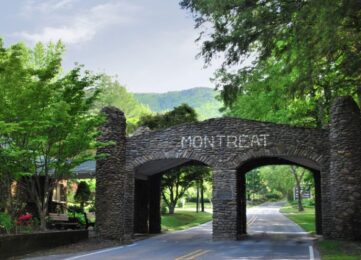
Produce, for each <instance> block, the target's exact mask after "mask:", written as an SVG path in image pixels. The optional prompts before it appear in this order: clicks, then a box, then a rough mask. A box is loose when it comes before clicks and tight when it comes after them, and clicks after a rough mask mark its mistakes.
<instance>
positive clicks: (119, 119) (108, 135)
mask: <svg viewBox="0 0 361 260" xmlns="http://www.w3.org/2000/svg"><path fill="white" fill-rule="evenodd" d="M101 112H102V113H103V114H104V115H105V117H106V122H105V123H104V125H103V126H102V127H101V129H100V130H101V132H102V134H101V136H100V137H99V138H98V140H99V141H101V142H112V143H111V144H109V145H107V146H105V147H101V148H98V150H97V155H98V156H99V155H102V154H105V155H106V157H104V158H102V159H98V160H97V162H96V182H97V185H96V196H95V205H96V232H97V235H98V236H99V237H101V238H104V239H114V240H121V241H124V240H125V239H124V238H125V235H126V232H125V228H124V227H125V225H126V224H127V223H125V212H126V210H129V209H127V208H126V207H125V193H126V192H127V190H126V181H127V180H126V179H127V173H126V171H125V149H126V137H125V128H126V122H125V116H124V113H123V112H122V111H120V110H119V109H117V108H115V107H105V108H103V109H102V111H101ZM124 242H125V241H124Z"/></svg>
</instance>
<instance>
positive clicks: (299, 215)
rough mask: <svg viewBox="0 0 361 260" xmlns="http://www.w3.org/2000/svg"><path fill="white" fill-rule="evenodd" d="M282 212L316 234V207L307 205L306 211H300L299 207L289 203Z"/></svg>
mask: <svg viewBox="0 0 361 260" xmlns="http://www.w3.org/2000/svg"><path fill="white" fill-rule="evenodd" d="M281 212H282V213H283V214H285V215H286V216H287V217H288V218H289V219H290V220H292V221H293V222H295V223H297V224H298V225H300V226H301V227H302V228H303V229H304V230H306V231H307V232H311V233H312V234H315V232H316V226H315V208H314V207H305V211H302V212H298V209H297V207H295V206H292V205H287V206H285V207H283V208H282V209H281Z"/></svg>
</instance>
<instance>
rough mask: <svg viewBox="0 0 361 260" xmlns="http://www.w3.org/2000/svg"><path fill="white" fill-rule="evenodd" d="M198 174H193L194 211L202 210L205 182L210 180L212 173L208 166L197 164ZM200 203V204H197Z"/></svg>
mask: <svg viewBox="0 0 361 260" xmlns="http://www.w3.org/2000/svg"><path fill="white" fill-rule="evenodd" d="M197 168H198V174H197V176H195V178H196V179H195V186H196V212H199V211H201V212H204V192H205V183H206V182H211V178H212V174H211V170H210V168H209V167H205V166H197ZM199 204H200V205H199Z"/></svg>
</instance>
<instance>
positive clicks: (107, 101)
mask: <svg viewBox="0 0 361 260" xmlns="http://www.w3.org/2000/svg"><path fill="white" fill-rule="evenodd" d="M95 89H96V90H99V91H100V94H99V97H98V99H97V100H96V102H95V103H94V108H95V110H96V111H97V112H98V111H100V110H101V109H102V108H103V107H105V106H115V107H117V108H119V109H120V110H122V111H123V112H124V114H125V116H126V118H127V132H128V133H130V132H133V131H134V130H135V127H136V125H137V123H138V121H139V119H140V118H141V117H142V116H145V115H152V112H151V111H150V109H149V108H148V107H146V106H144V105H142V104H140V103H139V102H138V101H137V100H136V98H135V97H134V95H133V94H131V93H129V92H128V91H127V89H126V88H125V87H123V86H122V85H121V84H120V83H119V82H118V81H117V80H116V79H114V78H112V77H110V76H107V75H102V76H101V77H100V80H99V82H98V83H97V85H96V88H95Z"/></svg>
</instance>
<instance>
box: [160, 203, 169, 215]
mask: <svg viewBox="0 0 361 260" xmlns="http://www.w3.org/2000/svg"><path fill="white" fill-rule="evenodd" d="M160 213H161V214H167V213H168V207H167V204H166V203H165V202H163V201H162V204H161V206H160Z"/></svg>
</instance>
